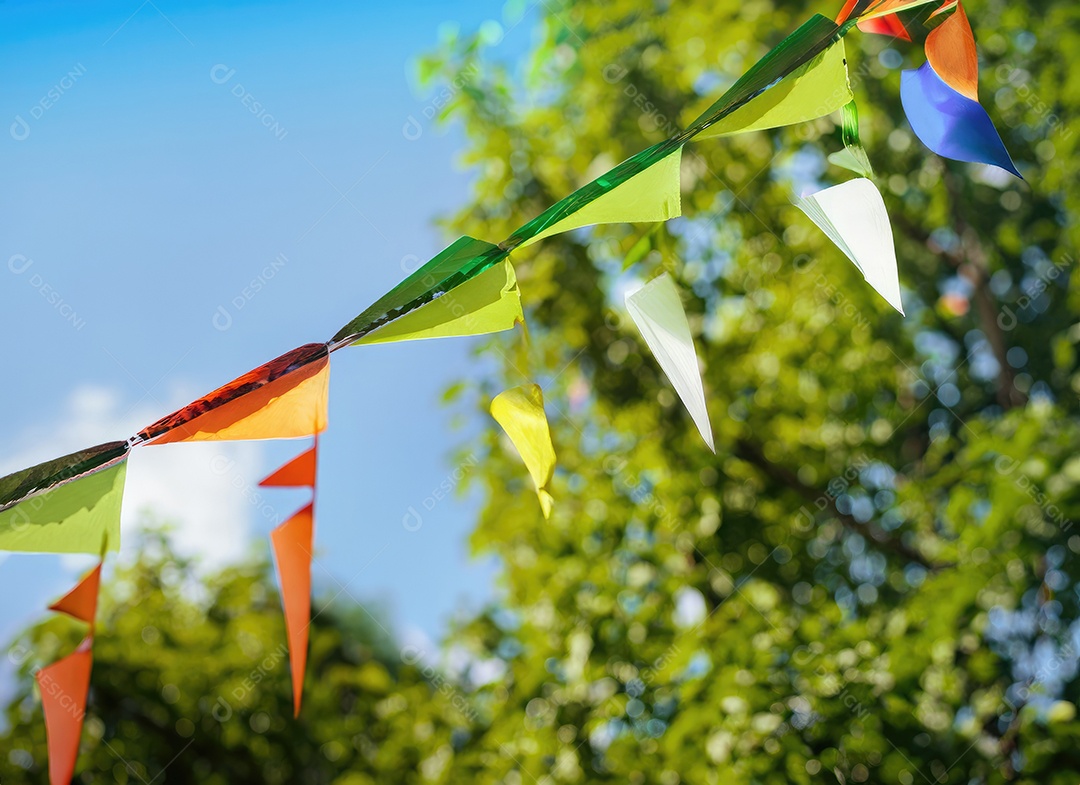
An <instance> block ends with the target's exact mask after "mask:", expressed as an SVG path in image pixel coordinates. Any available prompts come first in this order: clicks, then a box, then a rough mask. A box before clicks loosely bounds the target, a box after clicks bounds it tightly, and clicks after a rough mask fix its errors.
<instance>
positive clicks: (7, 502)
mask: <svg viewBox="0 0 1080 785" xmlns="http://www.w3.org/2000/svg"><path fill="white" fill-rule="evenodd" d="M126 471H127V445H126V444H124V443H123V442H113V443H111V444H103V445H101V446H99V447H93V448H90V449H89V450H83V451H81V452H77V453H73V454H72V455H69V456H66V457H64V458H59V459H56V460H53V461H49V462H47V463H44V464H39V465H38V466H34V467H32V468H30V469H24V470H23V471H21V472H17V473H16V474H12V475H9V476H7V477H4V478H3V479H0V550H5V551H28V552H34V553H91V554H100V553H101V552H102V550H103V546H104V549H105V550H112V551H115V550H119V549H120V504H121V501H122V500H123V496H124V479H125V476H126Z"/></svg>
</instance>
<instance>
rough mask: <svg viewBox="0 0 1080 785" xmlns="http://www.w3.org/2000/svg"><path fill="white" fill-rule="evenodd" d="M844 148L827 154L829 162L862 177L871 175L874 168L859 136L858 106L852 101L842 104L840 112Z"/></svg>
mask: <svg viewBox="0 0 1080 785" xmlns="http://www.w3.org/2000/svg"><path fill="white" fill-rule="evenodd" d="M841 118H842V120H841V129H842V135H843V141H844V149H843V150H840V151H839V152H835V153H832V154H830V155H829V163H831V164H835V165H836V166H840V167H843V168H844V169H849V170H850V171H852V172H855V173H856V174H860V175H862V176H863V177H873V175H874V169H873V167H871V166H870V158H869V157H868V156H867V155H866V149H865V148H864V147H863V145H862V139H861V138H860V136H859V107H858V106H857V105H856V104H855V102H854V101H850V102H848V103H846V104H844V108H843V110H842V112H841Z"/></svg>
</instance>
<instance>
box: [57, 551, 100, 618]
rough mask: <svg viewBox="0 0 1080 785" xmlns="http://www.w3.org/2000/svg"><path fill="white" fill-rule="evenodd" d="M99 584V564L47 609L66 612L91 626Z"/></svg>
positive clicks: (95, 613)
mask: <svg viewBox="0 0 1080 785" xmlns="http://www.w3.org/2000/svg"><path fill="white" fill-rule="evenodd" d="M100 586H101V565H100V564H99V565H98V566H97V567H95V568H94V569H92V570H90V572H88V573H86V575H85V576H83V579H82V580H81V581H79V583H78V585H77V586H76V587H75V588H74V589H72V590H71V591H69V592H68V593H67V594H65V595H64V596H63V597H61V598H60V599H59V600H57V601H56V602H54V603H53V604H52V605H50V606H49V610H51V611H57V612H58V613H66V614H67V615H68V616H71V617H72V618H75V619H78V620H79V621H84V622H86V623H87V624H89V625H90V626H91V627H92V626H93V625H94V617H95V616H96V615H97V603H98V589H99V587H100Z"/></svg>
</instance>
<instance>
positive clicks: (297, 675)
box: [270, 504, 315, 716]
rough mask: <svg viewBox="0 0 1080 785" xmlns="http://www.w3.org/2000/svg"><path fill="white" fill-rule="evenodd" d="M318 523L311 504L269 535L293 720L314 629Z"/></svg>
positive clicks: (301, 693) (297, 713)
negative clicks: (289, 670)
mask: <svg viewBox="0 0 1080 785" xmlns="http://www.w3.org/2000/svg"><path fill="white" fill-rule="evenodd" d="M314 527H315V520H314V505H313V504H309V505H307V506H306V507H304V508H303V509H302V510H300V511H299V512H297V513H296V514H295V515H293V517H291V518H289V520H287V521H285V523H283V524H281V525H280V526H278V527H277V528H276V529H274V530H273V531H272V532H270V540H271V542H272V543H273V546H274V561H275V562H277V571H278V581H279V582H280V583H281V604H282V605H283V606H284V608H285V627H286V629H287V631H288V635H289V663H290V665H291V666H292V683H293V716H299V714H300V698H301V696H302V695H303V692H304V669H305V668H306V667H307V650H308V627H309V626H310V625H311V549H312V543H313V534H314Z"/></svg>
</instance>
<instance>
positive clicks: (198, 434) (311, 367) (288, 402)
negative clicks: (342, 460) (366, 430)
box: [138, 343, 330, 444]
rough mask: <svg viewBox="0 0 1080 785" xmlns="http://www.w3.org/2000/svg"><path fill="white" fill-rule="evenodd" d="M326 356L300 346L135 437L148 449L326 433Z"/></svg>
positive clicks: (321, 349)
mask: <svg viewBox="0 0 1080 785" xmlns="http://www.w3.org/2000/svg"><path fill="white" fill-rule="evenodd" d="M329 391H330V355H329V351H328V349H327V347H326V344H321V343H317V344H306V345H304V346H301V347H299V348H297V349H293V350H292V351H291V352H286V353H285V354H283V355H281V356H280V357H278V358H276V359H273V360H271V361H270V362H268V363H266V364H264V365H260V366H259V367H258V368H256V369H255V370H253V371H249V372H248V373H246V374H244V375H243V376H241V377H239V378H238V379H234V380H233V381H231V382H229V383H228V384H226V385H224V386H222V387H219V388H218V389H216V390H214V391H213V392H212V393H210V394H208V395H205V396H203V397H202V398H200V399H199V400H197V401H194V402H192V403H190V404H188V405H187V406H185V407H184V408H183V409H180V410H179V411H176V412H173V413H172V414H170V415H169V416H168V417H163V418H162V419H160V420H158V421H157V422H156V423H154V424H153V425H150V426H147V427H146V428H144V429H143V430H142V431H140V432H139V434H138V435H139V438H140V439H141V440H142V441H144V442H148V443H151V444H171V443H173V442H198V441H225V440H243V439H288V438H293V437H299V436H313V435H315V434H317V433H319V432H321V431H324V430H326V422H327V408H328V407H327V401H328V396H329Z"/></svg>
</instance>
